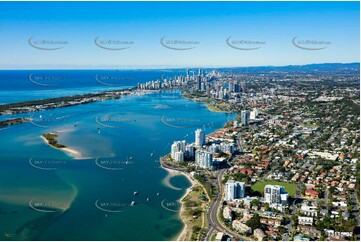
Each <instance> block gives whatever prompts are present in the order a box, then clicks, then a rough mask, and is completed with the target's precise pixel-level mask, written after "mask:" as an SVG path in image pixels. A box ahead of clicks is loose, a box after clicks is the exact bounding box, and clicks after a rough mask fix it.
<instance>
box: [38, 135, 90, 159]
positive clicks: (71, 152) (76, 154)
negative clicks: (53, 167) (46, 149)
mask: <svg viewBox="0 0 361 242" xmlns="http://www.w3.org/2000/svg"><path fill="white" fill-rule="evenodd" d="M40 138H42V139H43V140H44V142H45V143H46V144H47V145H49V146H50V147H52V148H54V149H57V150H61V151H64V152H65V153H66V154H67V155H69V156H71V157H72V158H74V159H85V157H83V156H82V154H81V152H79V151H77V150H75V149H73V148H71V147H65V148H56V147H54V146H52V145H50V144H49V142H48V140H47V139H45V138H44V137H43V136H42V135H40Z"/></svg>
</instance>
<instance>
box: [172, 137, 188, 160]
mask: <svg viewBox="0 0 361 242" xmlns="http://www.w3.org/2000/svg"><path fill="white" fill-rule="evenodd" d="M185 150H186V141H185V140H182V141H174V143H173V144H172V146H171V157H172V159H175V155H176V152H182V153H184V152H185Z"/></svg>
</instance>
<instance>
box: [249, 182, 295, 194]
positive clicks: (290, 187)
mask: <svg viewBox="0 0 361 242" xmlns="http://www.w3.org/2000/svg"><path fill="white" fill-rule="evenodd" d="M266 185H280V186H284V187H285V190H286V192H288V195H289V196H290V197H294V196H295V195H296V189H297V184H293V183H288V182H279V181H257V182H256V183H255V184H253V185H252V186H251V189H252V190H253V191H257V192H260V193H262V194H263V193H264V187H265V186H266Z"/></svg>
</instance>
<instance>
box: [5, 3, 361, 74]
mask: <svg viewBox="0 0 361 242" xmlns="http://www.w3.org/2000/svg"><path fill="white" fill-rule="evenodd" d="M0 11H1V14H0V36H1V38H0V68H1V69H29V68H34V69H35V68H40V69H43V68H50V69H52V68H108V67H109V68H113V67H116V68H157V67H198V66H201V67H216V66H219V67H224V66H261V65H289V64H309V63H325V62H327V63H331V62H342V63H346V62H359V60H360V55H359V53H360V44H359V43H360V39H359V36H360V32H359V31H360V22H359V19H360V8H359V3H358V2H106V3H105V2H26V3H24V2H0ZM30 37H33V39H32V40H38V41H41V40H54V41H66V44H63V45H57V46H60V47H63V48H61V49H58V50H40V49H38V48H34V47H32V46H31V45H30V44H29V43H28V42H29V38H30ZM96 37H99V39H100V40H115V41H130V42H132V44H129V45H122V46H121V47H124V46H126V47H129V48H127V49H124V50H109V49H104V48H99V47H98V46H97V45H96V44H95V38H96ZM162 37H164V41H170V40H184V41H191V43H190V44H186V45H172V44H169V43H168V42H163V43H165V44H166V45H168V46H171V47H175V48H181V47H192V49H189V50H174V49H171V48H166V47H164V46H163V45H161V44H160V39H161V38H162ZM229 37H231V39H230V40H229V41H236V42H229V43H231V44H232V43H233V46H235V47H241V48H244V47H246V48H254V47H255V48H257V49H254V50H240V49H236V48H231V47H230V46H229V45H227V43H226V40H227V38H229ZM295 37H297V38H296V39H295V41H307V40H309V41H322V43H318V44H314V42H312V43H313V44H309V42H308V44H305V42H296V45H298V46H301V47H306V48H308V49H302V48H299V47H296V45H294V43H295V42H292V40H293V38H295ZM241 40H243V41H252V42H257V43H256V44H245V42H243V43H242V44H239V41H241ZM38 43H39V42H38ZM40 45H41V44H40ZM40 45H37V46H40ZM52 46H53V45H52ZM119 46H120V45H111V47H119ZM41 47H44V45H42V46H41ZM45 47H46V48H48V47H49V46H45ZM318 47H321V48H323V49H321V50H309V49H314V48H318Z"/></svg>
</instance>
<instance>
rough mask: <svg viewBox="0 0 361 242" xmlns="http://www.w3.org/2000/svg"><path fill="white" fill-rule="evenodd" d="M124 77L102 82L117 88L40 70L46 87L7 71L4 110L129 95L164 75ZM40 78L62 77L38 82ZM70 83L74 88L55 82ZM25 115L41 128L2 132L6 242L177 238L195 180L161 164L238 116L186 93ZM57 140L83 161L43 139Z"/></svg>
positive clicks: (88, 75)
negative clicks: (28, 103) (126, 91)
mask: <svg viewBox="0 0 361 242" xmlns="http://www.w3.org/2000/svg"><path fill="white" fill-rule="evenodd" d="M116 72H121V73H123V74H124V73H126V72H122V71H103V72H102V73H101V74H99V75H102V78H98V80H101V82H105V81H106V84H112V85H103V84H100V83H99V82H97V81H96V80H95V81H94V76H95V75H97V73H99V72H98V71H45V72H42V71H37V72H36V73H35V72H34V73H35V74H33V76H32V77H31V78H32V80H36V82H37V83H41V84H47V85H48V84H49V85H50V84H51V85H52V86H42V85H38V84H34V83H33V82H31V81H29V80H28V76H29V75H30V74H29V72H28V71H1V72H0V77H1V83H0V94H1V95H0V102H1V103H9V102H14V101H25V100H35V99H39V97H41V98H48V97H57V96H63V95H72V94H75V93H76V94H79V93H88V92H89V91H101V90H105V89H119V88H127V87H132V86H135V85H136V83H137V82H145V81H150V80H152V79H157V77H159V75H161V76H162V74H163V73H162V72H160V71H130V72H131V73H132V75H133V77H135V76H137V77H138V78H137V79H135V78H133V79H132V78H123V79H121V78H120V77H119V78H103V77H104V76H111V75H113V74H114V73H116ZM44 73H45V74H44ZM179 73H180V72H179ZM172 74H173V73H172ZM40 75H44V76H45V75H47V76H53V77H51V78H45V79H44V78H33V77H34V76H40ZM126 75H128V74H126ZM175 75H179V74H177V73H175ZM64 76H66V77H68V79H66V78H64V79H62V80H73V82H74V84H73V85H70V84H69V83H66V84H63V83H62V82H61V81H60V79H59V78H55V77H64ZM123 76H124V75H123ZM128 76H131V75H128ZM92 77H93V79H92ZM98 77H99V76H98ZM163 78H164V76H163ZM159 79H160V78H159ZM4 80H7V81H8V84H6V81H4ZM78 80H79V82H78ZM123 81H124V82H123ZM55 82H56V83H55ZM94 82H95V83H94ZM54 83H55V84H56V85H55V86H54ZM120 84H121V85H120ZM17 116H20V117H33V120H34V121H33V122H27V123H23V124H19V125H14V126H11V127H7V128H2V129H0V137H1V138H0V154H1V155H0V224H1V226H0V240H173V239H176V237H177V235H179V233H180V232H181V230H182V229H183V226H184V225H183V223H182V220H181V218H180V215H179V209H180V206H179V202H178V200H179V199H180V198H181V197H182V196H183V195H184V193H185V191H186V189H187V188H188V187H190V182H189V181H188V180H187V179H186V178H185V177H184V176H182V175H175V174H170V173H168V172H167V171H166V170H164V169H162V168H161V167H160V163H159V157H161V156H163V155H165V154H168V153H169V152H170V145H171V144H172V142H173V141H175V140H186V141H187V142H194V131H195V129H197V128H202V129H204V130H205V132H206V133H211V132H213V131H214V130H216V129H218V128H221V127H222V126H223V125H224V124H225V122H226V121H227V120H229V119H230V118H232V116H231V115H228V114H225V113H217V112H210V111H209V110H208V109H207V108H206V107H205V106H203V104H202V103H196V102H193V101H191V100H187V99H184V98H182V97H181V94H180V91H179V90H171V91H162V92H155V93H152V94H146V95H139V96H137V95H130V96H125V97H122V98H120V99H118V100H108V101H102V102H95V103H90V104H85V105H78V106H72V107H65V108H58V109H49V110H43V111H39V112H35V113H24V114H18V115H17ZM49 132H56V133H57V134H58V140H59V143H61V144H65V145H66V146H68V147H69V148H71V149H73V150H74V151H77V152H79V153H78V154H77V155H75V157H77V158H74V156H70V155H69V154H67V153H65V152H63V151H61V150H57V149H54V148H52V147H50V146H48V145H47V144H46V143H45V142H44V140H43V139H42V138H41V137H40V136H41V135H42V134H44V133H49ZM132 202H134V206H132V205H131V204H132Z"/></svg>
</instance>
